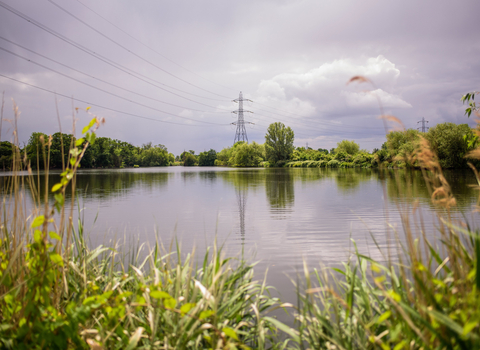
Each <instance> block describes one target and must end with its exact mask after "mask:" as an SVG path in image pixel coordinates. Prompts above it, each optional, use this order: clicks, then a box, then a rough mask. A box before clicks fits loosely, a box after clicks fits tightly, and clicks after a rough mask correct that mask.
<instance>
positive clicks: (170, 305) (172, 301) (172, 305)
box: [163, 298, 177, 309]
mask: <svg viewBox="0 0 480 350" xmlns="http://www.w3.org/2000/svg"><path fill="white" fill-rule="evenodd" d="M163 305H164V306H165V307H166V308H169V309H173V308H175V306H176V305H177V301H176V300H175V299H173V298H169V299H165V300H164V301H163Z"/></svg>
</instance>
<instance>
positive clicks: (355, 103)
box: [341, 89, 412, 109]
mask: <svg viewBox="0 0 480 350" xmlns="http://www.w3.org/2000/svg"><path fill="white" fill-rule="evenodd" d="M341 94H342V95H343V96H344V97H345V102H346V104H347V106H348V107H350V108H353V109H374V108H377V109H378V108H379V105H382V107H383V108H389V109H396V108H411V107H412V105H411V104H410V103H408V102H405V101H404V100H402V99H401V98H400V96H398V95H394V94H389V93H388V92H386V91H384V90H382V89H376V90H373V91H361V92H352V91H342V92H341Z"/></svg>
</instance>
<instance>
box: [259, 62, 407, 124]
mask: <svg viewBox="0 0 480 350" xmlns="http://www.w3.org/2000/svg"><path fill="white" fill-rule="evenodd" d="M355 75H362V76H365V77H367V78H369V79H370V80H371V81H372V82H374V86H378V87H380V88H377V89H374V87H373V86H370V85H365V84H363V85H362V86H360V87H358V86H351V85H356V84H351V85H348V86H347V85H346V82H347V81H348V80H349V79H350V78H351V77H353V76H355ZM399 76H400V70H399V69H398V68H397V67H396V66H395V64H394V63H393V62H391V61H390V60H388V59H387V58H385V57H384V56H381V55H379V56H377V57H368V58H360V59H354V58H346V59H338V60H334V61H332V62H327V63H324V64H322V65H320V66H319V67H316V68H312V69H310V70H308V71H306V72H303V73H283V74H279V75H276V76H274V77H273V78H271V79H269V80H263V81H262V82H261V83H260V84H259V86H258V89H257V95H258V99H260V100H261V101H264V102H265V103H270V104H272V103H279V101H283V106H282V109H285V110H287V111H297V114H300V115H303V116H305V117H309V116H314V115H317V116H322V115H329V114H336V115H338V114H341V113H345V114H351V113H352V111H353V110H357V111H356V112H358V109H359V108H361V109H362V111H363V112H367V113H368V112H372V111H374V110H378V102H377V100H376V98H375V95H372V94H371V93H366V92H365V91H364V90H365V89H368V90H374V92H375V93H376V95H377V96H378V97H379V98H380V99H381V100H382V104H383V105H384V106H385V107H386V108H409V107H411V105H410V103H408V102H407V101H404V100H403V99H402V97H401V96H400V95H398V94H394V93H392V92H388V91H387V90H391V91H394V90H395V86H396V81H397V79H398V77H399ZM359 89H362V90H363V91H362V90H361V91H355V90H359ZM300 110H301V111H302V113H304V114H302V113H300Z"/></svg>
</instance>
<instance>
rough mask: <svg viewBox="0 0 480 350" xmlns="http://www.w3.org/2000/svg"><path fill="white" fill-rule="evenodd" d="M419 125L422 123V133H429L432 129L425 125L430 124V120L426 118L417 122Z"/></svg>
mask: <svg viewBox="0 0 480 350" xmlns="http://www.w3.org/2000/svg"><path fill="white" fill-rule="evenodd" d="M418 123H422V126H421V129H422V130H421V131H422V132H426V131H428V129H430V128H429V127H428V126H425V123H428V120H425V118H422V120H420V121H419V122H417V124H418ZM417 130H420V127H418V128H417Z"/></svg>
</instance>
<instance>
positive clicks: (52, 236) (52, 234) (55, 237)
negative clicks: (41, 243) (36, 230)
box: [48, 231, 62, 241]
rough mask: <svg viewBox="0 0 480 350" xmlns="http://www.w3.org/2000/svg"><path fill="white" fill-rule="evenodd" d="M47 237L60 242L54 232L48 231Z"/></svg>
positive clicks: (59, 238)
mask: <svg viewBox="0 0 480 350" xmlns="http://www.w3.org/2000/svg"><path fill="white" fill-rule="evenodd" d="M48 235H49V236H50V238H51V239H56V240H57V241H61V240H62V238H61V237H60V236H59V235H58V234H57V233H56V232H53V231H50V232H49V233H48Z"/></svg>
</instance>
